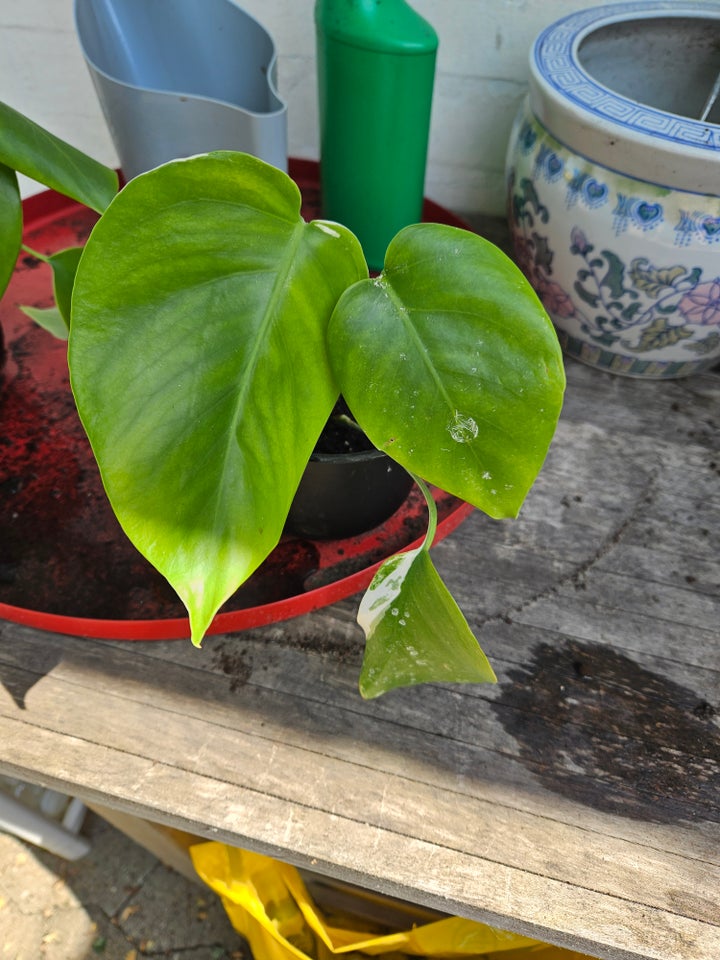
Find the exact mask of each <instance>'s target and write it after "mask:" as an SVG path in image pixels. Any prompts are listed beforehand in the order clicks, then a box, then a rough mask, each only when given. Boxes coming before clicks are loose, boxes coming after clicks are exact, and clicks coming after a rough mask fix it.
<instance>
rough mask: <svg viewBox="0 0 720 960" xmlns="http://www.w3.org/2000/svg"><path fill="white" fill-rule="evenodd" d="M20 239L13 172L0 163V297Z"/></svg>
mask: <svg viewBox="0 0 720 960" xmlns="http://www.w3.org/2000/svg"><path fill="white" fill-rule="evenodd" d="M21 241H22V204H21V202H20V191H19V189H18V182H17V177H16V175H15V172H14V171H13V170H11V169H10V168H9V167H6V166H5V165H4V164H2V163H0V297H2V295H3V293H5V290H6V288H7V285H8V283H9V282H10V277H12V275H13V270H14V269H15V261H16V260H17V256H18V253H19V252H20V243H21Z"/></svg>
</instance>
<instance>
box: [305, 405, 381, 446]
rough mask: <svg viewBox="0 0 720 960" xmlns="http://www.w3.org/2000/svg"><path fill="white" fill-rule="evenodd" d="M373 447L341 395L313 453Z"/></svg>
mask: <svg viewBox="0 0 720 960" xmlns="http://www.w3.org/2000/svg"><path fill="white" fill-rule="evenodd" d="M372 449H373V445H372V443H371V442H370V441H369V440H368V438H367V437H366V436H365V434H364V433H363V432H362V430H361V429H360V427H359V426H358V425H357V423H356V422H355V418H354V416H353V415H352V412H351V411H350V408H349V407H348V405H347V403H346V401H345V398H344V397H340V399H339V400H338V401H337V403H336V404H335V407H334V408H333V412H332V413H331V414H330V416H329V418H328V421H327V423H326V424H325V426H324V427H323V431H322V433H321V434H320V438H319V440H318V442H317V443H316V444H315V449H314V451H313V453H322V454H341V453H365V452H366V451H368V450H372Z"/></svg>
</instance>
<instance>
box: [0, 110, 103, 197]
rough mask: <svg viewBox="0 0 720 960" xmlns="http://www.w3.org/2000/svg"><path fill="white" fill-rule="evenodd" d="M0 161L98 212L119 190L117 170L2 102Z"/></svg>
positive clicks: (0, 114) (0, 111)
mask: <svg viewBox="0 0 720 960" xmlns="http://www.w3.org/2000/svg"><path fill="white" fill-rule="evenodd" d="M0 163H4V164H6V165H7V166H8V167H11V168H12V169H13V170H17V171H18V172H19V173H24V174H25V175H26V176H28V177H31V178H32V179H33V180H37V181H38V182H39V183H42V184H44V185H45V186H46V187H50V188H51V189H53V190H57V191H58V192H59V193H62V194H63V195H64V196H67V197H72V199H73V200H79V201H80V203H84V204H85V205H86V206H88V207H90V208H91V209H93V210H97V212H98V213H102V211H103V210H104V209H105V208H106V207H107V205H108V204H109V203H110V201H111V200H112V198H113V197H114V195H115V194H116V193H117V189H118V178H117V174H116V173H115V171H114V170H111V169H110V168H109V167H106V166H104V165H103V164H102V163H98V162H97V160H93V158H92V157H89V156H88V155H87V154H85V153H83V152H82V151H80V150H77V149H76V148H75V147H72V146H70V144H69V143H66V142H65V141H64V140H61V139H60V138H59V137H56V136H54V135H53V134H51V133H49V132H48V131H47V130H45V129H44V128H43V127H41V126H38V124H37V123H34V122H33V121H32V120H29V119H28V118H27V117H25V116H23V115H22V114H21V113H18V112H17V111H16V110H13V109H12V107H9V106H8V105H7V104H6V103H0Z"/></svg>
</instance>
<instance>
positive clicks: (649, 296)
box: [507, 0, 720, 378]
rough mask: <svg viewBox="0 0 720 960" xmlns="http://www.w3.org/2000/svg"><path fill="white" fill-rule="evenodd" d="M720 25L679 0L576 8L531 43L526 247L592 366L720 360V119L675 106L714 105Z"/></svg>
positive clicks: (513, 172)
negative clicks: (709, 102) (702, 117)
mask: <svg viewBox="0 0 720 960" xmlns="http://www.w3.org/2000/svg"><path fill="white" fill-rule="evenodd" d="M718 38H720V3H714V2H695V3H680V2H677V0H673V2H653V3H623V4H609V5H605V6H604V7H599V8H595V9H591V10H585V11H582V12H581V13H577V14H573V15H572V16H570V17H566V18H565V19H564V20H561V21H558V23H556V24H553V25H552V26H551V27H549V28H548V29H547V30H546V31H545V32H544V33H543V34H541V35H540V37H538V39H537V41H536V43H535V46H534V48H533V53H532V57H531V84H530V95H529V97H528V100H527V102H526V104H525V105H524V107H523V110H522V111H521V113H520V115H519V116H518V118H517V120H516V122H515V125H514V128H513V132H512V136H511V142H510V145H509V150H508V171H507V172H508V195H509V215H510V224H511V229H512V233H513V242H514V250H515V257H516V259H517V261H518V262H519V264H520V265H521V266H522V268H523V269H524V271H525V272H526V274H527V276H528V278H529V279H530V281H531V283H532V284H533V286H534V288H535V290H536V291H537V293H538V295H539V296H540V299H541V300H542V301H543V303H544V305H545V307H546V309H547V311H548V313H549V314H550V316H551V317H552V319H553V322H554V323H555V325H556V328H557V330H558V336H559V338H560V340H561V343H562V344H563V347H564V349H565V351H566V352H567V353H568V354H569V355H571V356H573V357H576V358H577V359H580V360H582V361H585V362H586V363H589V364H591V365H593V366H598V367H602V368H604V369H606V370H609V371H612V372H615V373H621V374H627V375H629V376H638V377H654V378H663V377H681V376H687V375H689V374H691V373H695V372H699V371H702V370H704V369H708V368H710V367H712V366H714V365H715V364H717V363H718V362H719V361H720V126H718V124H717V123H715V122H712V121H713V120H714V119H715V116H716V115H715V113H713V112H711V113H709V115H708V117H707V119H706V120H705V121H704V122H701V121H700V120H699V119H693V118H692V117H689V116H682V115H681V114H680V113H679V112H671V111H679V110H683V111H686V112H688V113H690V112H692V113H696V114H697V115H698V116H699V115H700V114H701V113H702V111H703V109H704V105H705V106H706V101H707V98H708V94H709V93H710V91H711V89H712V86H713V83H714V81H715V77H716V75H717V71H718V69H720V64H719V63H718V62H717V53H716V47H717V41H718ZM663 40H664V41H665V42H664V44H663V43H661V42H659V41H663ZM673 51H675V53H676V54H677V56H678V58H679V59H678V61H676V62H673V60H672V53H673ZM689 52H692V57H693V69H692V70H690V69H689V67H687V68H686V66H683V60H682V58H684V63H685V64H687V57H688V53H689ZM681 54H682V58H681V56H680V55H681ZM659 58H660V59H661V61H662V62H658V59H659ZM668 58H670V59H668ZM683 85H685V86H684V87H683ZM630 91H632V92H633V96H634V98H631V96H630V95H629V93H630ZM635 98H636V99H635Z"/></svg>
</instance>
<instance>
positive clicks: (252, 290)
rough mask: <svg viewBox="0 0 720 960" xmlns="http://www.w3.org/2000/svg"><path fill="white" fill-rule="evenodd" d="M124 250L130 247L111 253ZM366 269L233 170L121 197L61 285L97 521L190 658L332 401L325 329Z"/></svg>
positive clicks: (294, 193)
mask: <svg viewBox="0 0 720 960" xmlns="http://www.w3.org/2000/svg"><path fill="white" fill-rule="evenodd" d="M129 240H130V242H129ZM366 276H367V266H366V264H365V260H364V258H363V256H362V251H361V249H360V246H359V244H358V241H357V240H356V239H355V237H354V236H353V235H352V234H351V233H350V232H349V231H347V230H346V229H345V228H344V227H340V226H337V225H334V224H326V223H321V222H315V223H310V224H308V223H305V221H303V220H302V218H301V216H300V194H299V192H298V189H297V187H296V186H295V184H294V183H293V182H292V181H291V180H290V179H289V178H288V177H286V176H285V174H283V173H281V172H280V171H278V170H276V169H275V168H273V167H271V166H269V165H267V164H265V163H263V162H261V161H259V160H256V159H254V158H252V157H249V156H245V155H242V154H232V153H217V154H210V155H207V156H203V157H196V158H193V159H190V160H183V161H175V162H173V163H170V164H167V165H165V166H163V167H160V168H158V169H156V170H153V171H151V172H149V173H147V174H144V175H142V176H140V177H138V178H136V179H135V180H133V181H131V182H130V183H129V184H128V186H127V187H126V188H125V189H124V190H123V191H122V192H121V193H120V194H119V195H118V196H117V197H116V199H115V200H114V201H113V203H112V204H111V205H110V207H109V208H108V210H107V212H106V213H105V215H104V216H103V217H102V218H101V220H100V221H99V223H98V224H97V226H96V227H95V229H94V231H93V233H92V235H91V236H90V239H89V240H88V243H87V245H86V248H85V253H84V254H83V257H82V259H81V261H80V266H79V269H78V272H77V276H76V282H75V290H74V294H73V309H72V323H71V329H70V343H69V363H70V371H71V379H72V385H73V390H74V392H75V397H76V400H77V404H78V409H79V411H80V415H81V417H82V419H83V423H84V425H85V428H86V430H87V432H88V435H89V438H90V441H91V443H92V446H93V449H94V452H95V456H96V458H97V460H98V463H99V465H100V469H101V473H102V476H103V480H104V483H105V486H106V489H107V492H108V495H109V497H110V501H111V503H112V506H113V508H114V510H115V512H116V514H117V515H118V518H119V520H120V522H121V524H122V526H123V527H124V529H125V531H126V532H127V534H128V536H129V537H130V539H131V540H132V541H133V542H134V543H135V545H136V546H137V547H138V549H139V550H140V551H141V552H142V553H143V554H144V555H145V556H146V557H147V558H148V559H149V560H150V562H151V563H152V564H154V566H156V567H157V569H159V570H160V571H161V572H162V573H163V574H164V575H165V576H166V577H167V579H168V580H169V581H170V583H171V584H172V585H173V586H174V588H175V589H176V591H177V592H178V594H179V595H180V597H181V598H182V600H183V601H184V602H185V604H186V606H187V607H188V610H189V611H190V619H191V625H192V631H193V639H194V640H195V641H196V642H198V641H199V640H200V638H201V636H202V634H203V633H204V631H205V630H206V628H207V627H208V625H209V623H210V621H211V619H212V617H213V615H214V613H215V612H216V610H217V609H218V608H219V606H220V605H221V604H222V603H223V602H224V601H225V600H226V599H227V597H228V596H229V595H230V594H232V593H233V591H234V590H235V589H236V588H237V586H238V585H239V584H240V583H241V582H242V581H243V580H244V579H246V578H247V577H248V576H249V575H250V573H252V571H253V570H254V569H255V568H256V567H257V566H258V565H259V564H260V563H261V562H262V560H263V559H264V558H265V557H266V556H267V554H268V553H269V552H270V550H272V549H273V547H274V546H275V545H276V543H277V541H278V539H279V537H280V535H281V532H282V528H283V524H284V521H285V519H286V516H287V512H288V509H289V506H290V503H291V500H292V497H293V495H294V493H295V490H296V488H297V485H298V483H299V480H300V477H301V475H302V472H303V470H304V468H305V466H306V463H307V460H308V458H309V455H310V453H311V452H312V448H313V445H314V444H315V442H316V440H317V438H318V436H319V434H320V431H321V429H322V427H323V425H324V423H325V421H326V419H327V417H328V415H329V413H330V411H331V409H332V407H333V404H334V402H335V400H336V398H337V393H338V391H337V387H336V385H335V382H334V379H333V377H332V373H331V371H330V367H329V362H328V359H327V354H326V347H325V337H326V327H327V323H328V320H329V317H330V315H331V313H332V310H333V308H334V306H335V303H336V302H337V299H338V297H339V296H340V294H341V292H342V291H343V290H344V289H345V288H346V287H347V286H348V285H350V284H352V283H354V282H356V281H357V280H358V279H359V278H361V277H366Z"/></svg>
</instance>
